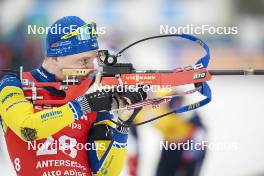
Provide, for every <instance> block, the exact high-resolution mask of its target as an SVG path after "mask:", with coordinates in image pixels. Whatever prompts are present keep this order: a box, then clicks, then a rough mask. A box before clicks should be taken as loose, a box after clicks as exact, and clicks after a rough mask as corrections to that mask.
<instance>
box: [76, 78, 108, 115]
mask: <svg viewBox="0 0 264 176" xmlns="http://www.w3.org/2000/svg"><path fill="white" fill-rule="evenodd" d="M101 77H102V76H101V74H100V73H97V74H96V76H95V81H94V83H93V84H92V85H91V86H90V87H89V89H88V90H87V92H86V94H85V95H83V96H80V97H79V98H77V99H76V101H77V102H78V103H79V105H80V106H81V109H82V111H83V113H89V112H101V111H110V110H111V108H112V102H113V93H111V92H106V91H104V90H103V89H102V90H100V89H99V86H100V82H101Z"/></svg>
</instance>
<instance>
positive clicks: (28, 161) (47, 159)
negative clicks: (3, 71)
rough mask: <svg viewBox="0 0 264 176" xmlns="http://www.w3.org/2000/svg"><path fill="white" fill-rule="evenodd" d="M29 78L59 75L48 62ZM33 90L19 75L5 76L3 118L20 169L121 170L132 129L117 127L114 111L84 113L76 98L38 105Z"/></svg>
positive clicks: (48, 94)
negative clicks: (49, 68) (48, 67)
mask: <svg viewBox="0 0 264 176" xmlns="http://www.w3.org/2000/svg"><path fill="white" fill-rule="evenodd" d="M24 79H28V80H29V81H32V82H54V81H56V80H55V76H54V75H53V74H50V73H49V72H47V71H46V70H45V69H44V68H42V67H40V68H39V69H36V70H33V71H31V72H28V73H24ZM28 95H29V93H28V92H26V91H23V89H22V85H21V82H20V79H19V78H17V77H16V76H14V75H11V74H8V75H6V76H4V77H3V79H2V80H1V82H0V115H1V118H0V119H1V123H2V127H3V130H4V133H5V139H6V144H7V148H8V152H9V155H10V159H11V161H12V163H13V166H14V168H15V170H16V172H17V174H18V175H20V176H29V175H30V176H31V175H34V176H37V175H75V176H84V175H85V176H87V175H111V176H112V175H113V176H117V175H119V173H120V172H121V170H122V168H123V164H124V160H125V156H126V145H127V134H124V133H119V132H117V131H116V130H115V128H114V127H115V126H114V125H113V124H112V123H111V122H110V121H109V119H110V118H112V117H113V116H112V115H111V114H110V113H108V112H104V113H96V112H92V113H88V114H83V113H82V112H81V108H80V106H79V104H78V103H76V101H74V100H72V101H71V102H69V103H67V104H65V105H63V106H51V105H43V106H37V105H34V104H32V103H31V102H30V101H28V100H27V99H26V98H25V97H26V96H28ZM38 95H39V96H43V97H44V99H45V98H48V99H55V100H57V99H60V98H61V97H62V96H63V92H60V91H58V90H55V89H53V88H50V87H47V88H44V89H42V90H39V91H38ZM105 129H107V130H105ZM106 132H107V133H108V134H111V135H108V136H107V135H105V133H106ZM109 136H110V137H109Z"/></svg>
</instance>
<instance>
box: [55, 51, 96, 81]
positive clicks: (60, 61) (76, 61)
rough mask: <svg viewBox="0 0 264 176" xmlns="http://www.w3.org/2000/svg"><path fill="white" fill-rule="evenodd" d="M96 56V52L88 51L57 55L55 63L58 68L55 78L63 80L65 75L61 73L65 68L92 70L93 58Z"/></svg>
mask: <svg viewBox="0 0 264 176" xmlns="http://www.w3.org/2000/svg"><path fill="white" fill-rule="evenodd" d="M97 58H98V52H97V51H96V50H95V51H88V52H83V53H79V54H74V55H69V56H64V57H58V58H57V61H56V64H57V68H58V73H57V74H56V77H57V79H59V80H63V79H65V78H66V77H65V76H64V75H63V74H62V70H63V69H66V68H71V69H74V68H76V69H91V72H93V71H94V60H95V59H97Z"/></svg>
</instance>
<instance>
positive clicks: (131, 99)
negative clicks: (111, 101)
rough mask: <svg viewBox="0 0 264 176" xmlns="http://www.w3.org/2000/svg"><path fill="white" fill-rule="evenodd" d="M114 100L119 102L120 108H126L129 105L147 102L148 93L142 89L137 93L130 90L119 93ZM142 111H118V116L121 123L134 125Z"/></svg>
mask: <svg viewBox="0 0 264 176" xmlns="http://www.w3.org/2000/svg"><path fill="white" fill-rule="evenodd" d="M114 98H115V100H116V102H117V106H118V108H124V107H125V106H127V105H130V104H134V103H138V102H141V101H143V100H145V99H146V98H147V93H146V92H145V91H144V90H143V89H142V88H139V89H137V91H135V90H128V91H126V92H121V93H117V94H115V96H114ZM141 109H142V108H136V109H131V110H127V109H124V110H118V111H117V115H118V118H119V120H120V121H121V122H123V123H125V124H126V125H129V124H131V123H132V121H133V120H134V118H135V117H136V115H137V114H138V113H139V111H140V110H141Z"/></svg>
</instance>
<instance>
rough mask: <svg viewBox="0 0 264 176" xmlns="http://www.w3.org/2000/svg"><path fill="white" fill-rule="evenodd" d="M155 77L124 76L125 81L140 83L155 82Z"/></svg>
mask: <svg viewBox="0 0 264 176" xmlns="http://www.w3.org/2000/svg"><path fill="white" fill-rule="evenodd" d="M155 79H156V76H153V75H149V76H146V75H144V76H140V75H134V76H126V80H135V81H142V80H155Z"/></svg>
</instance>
